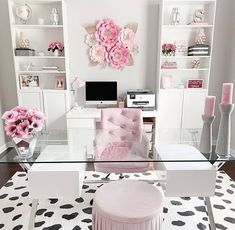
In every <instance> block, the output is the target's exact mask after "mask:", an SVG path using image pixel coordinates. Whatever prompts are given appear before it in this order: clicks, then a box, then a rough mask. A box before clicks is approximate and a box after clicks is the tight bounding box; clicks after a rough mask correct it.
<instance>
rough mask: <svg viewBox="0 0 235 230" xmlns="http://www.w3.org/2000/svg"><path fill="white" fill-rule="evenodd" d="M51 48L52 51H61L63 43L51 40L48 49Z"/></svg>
mask: <svg viewBox="0 0 235 230" xmlns="http://www.w3.org/2000/svg"><path fill="white" fill-rule="evenodd" d="M50 50H52V52H54V51H55V50H59V51H61V52H62V51H63V50H64V45H63V43H62V42H51V43H50V44H49V47H48V51H50Z"/></svg>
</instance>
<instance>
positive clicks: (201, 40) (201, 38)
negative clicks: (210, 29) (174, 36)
mask: <svg viewBox="0 0 235 230" xmlns="http://www.w3.org/2000/svg"><path fill="white" fill-rule="evenodd" d="M195 42H196V44H198V45H205V44H206V34H205V30H204V29H203V28H201V29H200V30H199V31H198V33H197V35H196V37H195Z"/></svg>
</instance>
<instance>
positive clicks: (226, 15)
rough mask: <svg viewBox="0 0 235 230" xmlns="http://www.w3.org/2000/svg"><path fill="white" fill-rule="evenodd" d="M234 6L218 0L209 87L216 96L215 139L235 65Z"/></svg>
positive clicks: (210, 92) (227, 0)
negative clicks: (234, 45)
mask: <svg viewBox="0 0 235 230" xmlns="http://www.w3.org/2000/svg"><path fill="white" fill-rule="evenodd" d="M233 4H234V0H226V1H224V0H217V9H216V21H215V35H214V48H213V56H212V65H211V76H210V85H209V94H210V95H215V96H216V109H215V115H216V119H215V121H214V123H213V136H214V138H216V137H217V133H218V129H219V121H220V112H219V103H220V101H221V88H222V83H223V82H227V81H228V76H229V74H230V65H234V64H233V63H231V62H230V55H231V46H230V44H231V43H233V42H234V40H233V39H232V32H233V33H234V30H232V28H231V27H232V26H233V27H234V21H233V20H232V16H233V14H234V13H235V11H234V9H233V7H232V6H233ZM234 58H235V57H234ZM234 128H235V127H234ZM234 130H235V129H234Z"/></svg>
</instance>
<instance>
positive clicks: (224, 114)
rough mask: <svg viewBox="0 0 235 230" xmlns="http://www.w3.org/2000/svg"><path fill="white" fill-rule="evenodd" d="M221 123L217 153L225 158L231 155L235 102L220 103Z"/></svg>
mask: <svg viewBox="0 0 235 230" xmlns="http://www.w3.org/2000/svg"><path fill="white" fill-rule="evenodd" d="M219 109H220V114H221V117H220V125H219V132H218V137H217V142H216V148H215V153H216V154H218V156H220V157H223V158H229V157H230V140H231V114H232V112H233V109H234V104H222V103H221V104H220V105H219Z"/></svg>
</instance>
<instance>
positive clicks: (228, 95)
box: [221, 83, 233, 104]
mask: <svg viewBox="0 0 235 230" xmlns="http://www.w3.org/2000/svg"><path fill="white" fill-rule="evenodd" d="M232 99H233V83H223V89H222V100H221V103H222V104H232Z"/></svg>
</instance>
